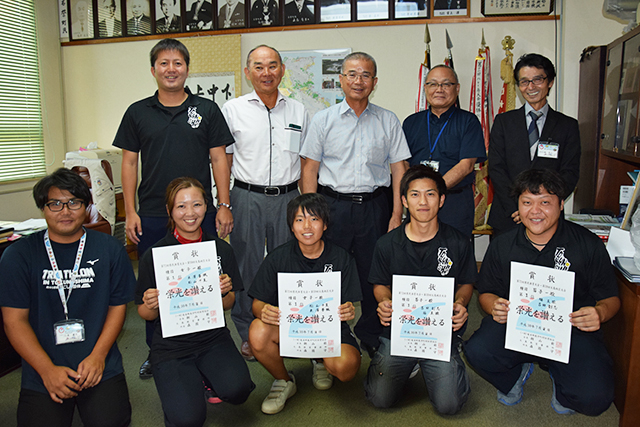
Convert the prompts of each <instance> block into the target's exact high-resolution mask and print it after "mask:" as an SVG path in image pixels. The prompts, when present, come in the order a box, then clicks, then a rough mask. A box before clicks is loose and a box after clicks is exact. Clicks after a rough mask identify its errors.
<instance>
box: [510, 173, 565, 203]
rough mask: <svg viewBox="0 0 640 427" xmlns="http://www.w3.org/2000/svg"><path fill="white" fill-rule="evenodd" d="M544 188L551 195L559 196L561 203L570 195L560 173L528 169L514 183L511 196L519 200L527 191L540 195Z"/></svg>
mask: <svg viewBox="0 0 640 427" xmlns="http://www.w3.org/2000/svg"><path fill="white" fill-rule="evenodd" d="M542 188H544V189H545V190H547V192H548V193H549V194H553V195H555V196H558V199H560V200H561V201H562V200H564V199H566V198H567V196H568V195H569V194H568V192H567V186H566V185H565V183H564V181H563V180H562V176H561V175H560V174H559V173H558V172H556V171H554V170H551V169H527V170H525V171H522V172H520V173H519V174H518V176H517V177H516V179H515V181H514V182H513V186H512V187H511V196H512V197H515V198H518V197H520V196H521V195H522V193H524V192H525V191H529V192H530V193H531V194H540V190H541V189H542Z"/></svg>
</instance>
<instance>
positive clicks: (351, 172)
mask: <svg viewBox="0 0 640 427" xmlns="http://www.w3.org/2000/svg"><path fill="white" fill-rule="evenodd" d="M376 72H377V66H376V62H375V60H374V59H373V57H372V56H371V55H368V54H366V53H364V52H355V53H352V54H349V55H348V56H347V57H346V58H345V59H344V61H343V62H342V71H341V75H340V84H341V86H342V90H343V92H344V95H345V99H344V101H343V102H341V103H340V104H338V105H335V106H333V107H331V108H327V109H326V110H323V111H320V112H319V113H317V114H316V115H315V116H314V118H313V121H312V122H311V126H310V127H309V133H308V134H307V138H306V139H305V144H304V146H303V147H302V149H301V151H300V156H301V157H302V158H303V159H306V160H305V162H304V164H303V169H302V191H303V193H313V192H318V193H321V194H324V196H325V197H326V198H327V201H328V202H329V206H330V208H331V215H330V217H331V218H332V226H331V228H330V229H329V230H328V231H327V233H326V234H327V239H328V240H330V241H332V242H334V243H336V244H337V245H339V246H342V247H343V248H344V249H346V250H347V251H348V252H349V253H351V254H352V255H353V257H354V258H355V260H356V266H357V268H358V276H359V278H360V287H361V290H362V295H363V300H362V305H361V308H362V316H361V317H360V320H359V321H358V324H357V325H356V327H355V333H356V335H357V336H358V338H359V339H360V341H361V342H362V343H363V344H364V346H365V348H366V349H367V351H369V353H370V354H373V352H374V351H375V349H376V348H377V346H378V337H379V336H380V333H381V332H382V326H381V325H380V321H379V320H378V316H377V314H376V307H377V302H376V300H375V298H374V296H373V287H372V286H371V285H370V284H369V282H368V276H369V270H370V267H371V259H372V257H373V249H374V247H375V244H376V242H377V240H378V238H379V237H380V236H382V235H383V234H385V233H386V232H387V231H389V230H393V229H394V228H396V227H398V226H399V225H400V223H401V221H402V202H401V201H400V179H401V178H402V175H403V174H404V172H405V170H406V166H405V164H404V160H407V159H408V158H409V157H411V152H410V151H409V147H408V146H407V140H406V139H405V136H404V133H403V131H402V126H401V125H400V121H399V120H398V118H397V117H396V115H395V114H394V113H392V112H391V111H389V110H385V109H384V108H381V107H378V106H377V105H374V104H372V103H370V102H369V95H371V92H372V91H373V89H374V88H375V86H376V83H377V82H378V78H377V77H376ZM389 169H391V175H390V174H389ZM392 177H393V179H392ZM389 185H391V187H392V190H393V211H392V212H389V206H390V203H389V200H388V196H387V192H386V191H385V190H386V189H387V188H388V187H389Z"/></svg>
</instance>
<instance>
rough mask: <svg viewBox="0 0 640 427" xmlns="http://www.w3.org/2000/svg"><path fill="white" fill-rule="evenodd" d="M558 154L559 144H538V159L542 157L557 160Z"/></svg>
mask: <svg viewBox="0 0 640 427" xmlns="http://www.w3.org/2000/svg"><path fill="white" fill-rule="evenodd" d="M559 152H560V144H556V143H554V142H539V143H538V157H544V158H547V159H557V158H558V153H559Z"/></svg>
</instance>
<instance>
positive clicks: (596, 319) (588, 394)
mask: <svg viewBox="0 0 640 427" xmlns="http://www.w3.org/2000/svg"><path fill="white" fill-rule="evenodd" d="M566 194H567V190H566V187H565V185H564V182H563V179H562V176H561V175H560V174H558V173H557V172H555V171H552V170H549V169H545V170H539V169H529V170H526V171H524V172H522V173H520V175H518V177H517V178H516V180H515V182H514V191H513V195H514V196H516V195H517V199H518V211H519V213H520V219H521V220H522V223H521V224H519V225H517V226H516V227H515V228H513V229H511V230H509V231H507V232H505V233H503V234H501V235H499V236H498V237H496V238H495V239H494V240H493V241H492V242H491V245H489V249H488V250H487V254H486V256H485V258H484V261H483V262H482V269H481V270H480V279H479V280H478V285H477V288H478V292H479V293H480V296H479V298H478V300H479V302H480V305H481V306H482V309H483V310H484V311H485V312H487V314H490V316H487V317H485V318H484V319H483V320H482V325H481V326H480V328H479V329H478V330H477V331H476V332H475V333H474V334H473V336H472V337H471V338H470V339H469V341H468V342H467V343H466V345H465V355H466V356H467V361H468V362H469V364H470V365H471V366H473V368H474V369H475V371H476V372H478V373H479V374H480V375H481V376H482V377H483V378H484V379H486V380H487V381H489V382H490V383H491V384H493V385H494V386H495V387H496V388H497V389H498V401H499V402H500V403H502V404H504V405H507V406H513V405H516V404H518V403H520V401H521V400H522V395H523V388H524V384H525V382H526V381H527V379H528V378H529V376H530V375H531V373H532V372H533V363H532V362H541V365H542V364H543V363H544V364H546V365H547V367H548V371H549V375H550V376H551V382H552V383H553V395H552V398H551V407H552V408H553V409H554V410H555V411H556V412H557V413H559V414H572V413H574V412H580V413H582V414H585V415H593V416H595V415H600V414H601V413H602V412H604V411H606V410H607V408H609V406H610V405H611V402H612V401H613V392H614V387H613V369H612V361H611V358H610V357H609V354H608V353H607V350H606V348H605V346H604V342H603V341H602V332H600V326H601V324H602V323H604V322H606V321H607V320H609V319H611V318H612V317H613V316H614V315H615V314H616V313H617V312H618V309H619V308H620V299H619V298H618V287H617V285H616V280H615V276H614V274H613V268H612V266H611V262H610V260H609V255H608V254H607V251H606V249H605V247H604V245H603V244H602V241H601V240H600V239H599V238H598V236H596V235H595V234H593V233H591V232H590V231H589V230H587V229H585V228H584V227H581V226H579V225H577V224H574V223H572V222H569V221H566V220H565V219H564V217H561V212H562V210H563V208H564V198H565V196H566ZM512 262H520V263H526V264H532V265H540V266H544V267H550V268H555V269H557V270H568V271H572V272H574V273H575V285H574V293H573V310H574V311H573V312H572V313H571V314H570V315H569V321H570V322H571V325H572V328H571V348H570V355H569V363H562V362H557V361H553V360H549V359H543V358H540V357H536V356H532V355H529V354H525V353H520V352H517V351H512V350H507V349H506V348H505V334H506V323H507V313H508V311H509V309H510V306H511V302H510V301H509V300H508V298H509V291H510V273H511V263H512ZM513 305H514V309H515V307H516V302H513Z"/></svg>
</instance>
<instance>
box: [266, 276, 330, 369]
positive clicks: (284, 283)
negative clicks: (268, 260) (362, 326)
mask: <svg viewBox="0 0 640 427" xmlns="http://www.w3.org/2000/svg"><path fill="white" fill-rule="evenodd" d="M341 294H342V293H341V289H340V272H332V273H278V308H280V356H282V357H304V358H316V357H338V356H340V344H341V342H342V341H341V339H340V317H339V315H338V307H339V306H340V298H341Z"/></svg>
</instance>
